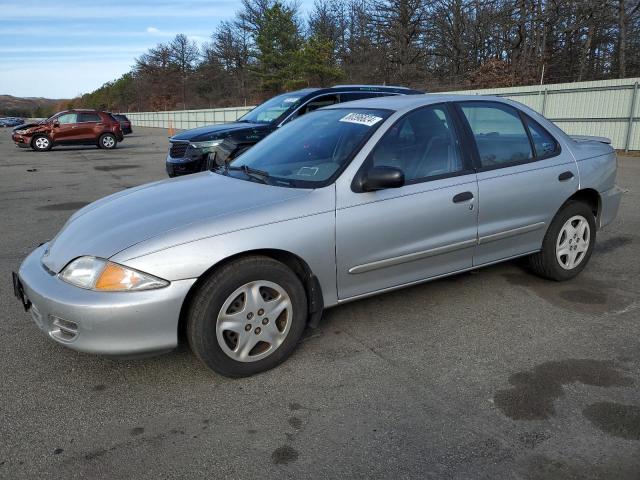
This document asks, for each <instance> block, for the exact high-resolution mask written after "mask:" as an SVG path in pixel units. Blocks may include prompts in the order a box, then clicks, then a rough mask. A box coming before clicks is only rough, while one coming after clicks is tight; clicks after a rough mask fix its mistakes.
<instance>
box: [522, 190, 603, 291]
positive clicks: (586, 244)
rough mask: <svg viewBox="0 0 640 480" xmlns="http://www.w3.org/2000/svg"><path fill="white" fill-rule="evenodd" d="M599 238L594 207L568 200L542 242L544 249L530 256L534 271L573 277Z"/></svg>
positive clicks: (558, 277) (559, 277)
mask: <svg viewBox="0 0 640 480" xmlns="http://www.w3.org/2000/svg"><path fill="white" fill-rule="evenodd" d="M595 240H596V221H595V216H594V214H593V212H592V211H591V208H590V207H589V206H588V205H586V204H584V203H582V202H576V201H573V200H571V201H569V202H567V203H566V204H565V205H564V207H562V209H561V210H560V211H559V212H558V213H557V214H556V216H555V217H554V219H553V221H552V222H551V225H550V226H549V229H548V230H547V234H546V235H545V237H544V240H543V242H542V250H541V251H540V252H538V253H536V254H534V255H532V256H531V257H530V265H531V268H532V270H533V271H534V272H535V273H536V274H538V275H540V276H541V277H544V278H548V279H551V280H556V281H562V280H569V279H570V278H573V277H575V276H576V275H578V273H580V272H581V271H582V270H583V269H584V268H585V267H586V265H587V262H588V261H589V258H591V254H592V253H593V247H594V244H595Z"/></svg>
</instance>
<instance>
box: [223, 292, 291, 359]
mask: <svg viewBox="0 0 640 480" xmlns="http://www.w3.org/2000/svg"><path fill="white" fill-rule="evenodd" d="M292 321H293V309H292V306H291V299H290V298H289V295H288V294H287V292H286V291H285V290H284V289H283V288H282V287H281V286H280V285H278V284H277V283H274V282H269V281H266V280H259V281H254V282H249V283H246V284H244V285H242V286H241V287H240V288H238V289H237V290H235V291H234V292H233V293H232V294H231V295H229V296H228V297H227V299H226V300H225V302H224V304H223V305H222V308H221V309H220V312H219V313H218V318H217V322H216V337H217V340H218V344H219V345H220V348H221V349H222V351H223V352H224V353H225V354H226V355H227V356H229V357H231V358H232V359H234V360H236V361H239V362H255V361H257V360H262V359H263V358H265V357H268V356H269V355H271V354H272V353H273V352H274V351H275V350H276V349H277V348H278V347H279V346H280V345H282V343H283V342H284V340H285V339H286V338H287V335H288V333H289V330H290V329H291V323H292Z"/></svg>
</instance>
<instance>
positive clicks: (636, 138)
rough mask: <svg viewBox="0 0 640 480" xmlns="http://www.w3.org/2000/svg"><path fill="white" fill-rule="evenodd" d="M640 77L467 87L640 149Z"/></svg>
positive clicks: (572, 129) (569, 128) (568, 128)
mask: <svg viewBox="0 0 640 480" xmlns="http://www.w3.org/2000/svg"><path fill="white" fill-rule="evenodd" d="M639 83H640V78H625V79H619V80H599V81H592V82H578V83H559V84H554V85H532V86H526V87H512V88H491V89H483V90H464V91H456V92H448V93H459V94H468V95H496V96H500V97H507V98H510V99H512V100H515V101H517V102H520V103H523V104H525V105H527V106H529V107H531V108H533V109H534V110H536V111H537V112H540V113H541V114H542V115H544V116H545V117H547V118H548V119H549V120H551V121H553V122H554V123H556V124H557V125H558V126H559V127H560V128H562V129H563V130H564V131H565V132H567V133H568V134H571V135H596V136H600V137H608V138H610V139H611V143H612V145H613V146H614V147H615V148H617V149H619V150H626V151H628V150H640V129H639V128H638V122H639V121H640V108H639V107H640V105H638V104H639V103H640V100H639V99H638V96H639V95H640V93H639V92H638V84H639Z"/></svg>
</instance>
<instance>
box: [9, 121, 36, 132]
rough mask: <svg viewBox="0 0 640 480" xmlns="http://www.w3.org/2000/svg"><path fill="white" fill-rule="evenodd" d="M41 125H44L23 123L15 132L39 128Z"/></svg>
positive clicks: (15, 128)
mask: <svg viewBox="0 0 640 480" xmlns="http://www.w3.org/2000/svg"><path fill="white" fill-rule="evenodd" d="M40 125H42V124H41V123H23V124H22V125H18V126H16V127H14V129H13V131H14V132H15V131H16V130H26V129H28V128H33V127H39V126H40Z"/></svg>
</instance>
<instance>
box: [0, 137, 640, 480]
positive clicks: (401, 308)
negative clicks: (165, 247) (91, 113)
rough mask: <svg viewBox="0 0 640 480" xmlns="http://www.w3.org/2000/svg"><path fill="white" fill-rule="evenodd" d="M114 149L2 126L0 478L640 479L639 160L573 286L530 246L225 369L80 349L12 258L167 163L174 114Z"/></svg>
mask: <svg viewBox="0 0 640 480" xmlns="http://www.w3.org/2000/svg"><path fill="white" fill-rule="evenodd" d="M134 130H135V132H134V135H132V136H128V137H127V138H126V139H125V141H124V142H123V143H122V144H121V145H119V146H118V148H117V149H116V150H114V151H104V150H99V149H97V148H93V147H73V148H55V149H54V150H52V151H50V152H47V153H36V152H32V151H25V150H18V149H16V148H15V147H14V146H13V143H12V142H11V139H10V136H9V132H8V131H0V225H1V226H2V227H1V229H2V233H1V236H0V242H1V244H0V315H1V319H0V372H2V373H1V378H2V387H1V388H0V478H11V479H19V478H29V479H33V478H91V479H100V478H109V479H116V478H136V479H142V478H149V479H157V478H257V477H261V478H385V479H386V478H438V479H440V478H461V479H462V478H490V479H502V478H504V479H512V478H516V479H572V478H576V479H578V478H580V479H583V478H587V479H601V478H602V479H632V478H633V479H638V478H640V210H639V209H638V205H640V196H639V195H638V191H639V190H640V158H639V157H621V158H620V169H619V173H618V183H619V184H620V185H621V186H622V187H623V188H625V189H627V190H628V192H627V193H626V194H625V195H624V197H623V200H622V206H621V210H620V212H619V215H618V218H617V220H616V221H615V223H613V224H612V225H610V226H609V227H607V228H606V229H604V230H602V231H600V232H598V238H597V245H596V249H595V252H594V255H593V257H592V258H591V261H590V264H589V265H588V267H587V268H586V270H585V271H584V272H583V273H582V274H581V275H580V276H579V277H577V278H576V279H574V280H572V281H569V282H566V283H553V282H548V281H545V280H541V279H539V278H537V277H534V276H533V275H532V274H530V273H528V271H527V270H526V268H524V266H523V265H522V262H510V263H505V264H501V265H497V266H493V267H489V268H486V269H483V270H479V271H477V272H471V273H467V274H462V275H457V276H454V277H450V278H448V279H444V280H439V281H435V282H432V283H427V284H423V285H420V286H416V287H412V288H408V289H405V290H400V291H396V292H393V293H389V294H386V295H383V296H379V297H375V298H371V299H367V300H362V301H358V302H354V303H351V304H347V305H344V306H340V307H336V308H334V309H331V310H328V311H326V312H325V315H324V319H323V321H322V323H321V324H320V327H319V328H318V329H316V330H313V331H309V332H308V334H307V335H306V337H305V339H304V341H303V342H302V343H301V345H300V346H299V348H298V349H297V350H296V352H295V353H294V355H293V356H292V357H291V358H290V359H289V360H288V361H286V362H285V363H284V364H283V365H281V366H280V367H278V368H276V369H275V370H272V371H269V372H267V373H264V374H261V375H257V376H254V377H251V378H245V379H239V380H231V379H227V378H224V377H220V376H218V375H216V374H214V373H212V372H210V371H209V370H207V369H206V368H205V367H204V366H202V365H201V364H200V363H199V362H198V361H197V360H196V359H195V357H194V356H193V355H192V354H191V353H190V351H189V350H188V348H187V347H186V346H181V347H179V348H178V349H177V350H176V351H174V352H172V353H169V354H166V355H164V356H160V357H155V358H149V359H144V360H129V361H124V360H110V359H105V358H102V357H98V356H92V355H86V354H80V353H75V352H73V351H71V350H68V349H66V348H64V347H62V346H59V345H58V344H56V343H54V342H52V341H51V340H48V339H47V338H46V337H45V336H44V335H43V334H42V333H41V332H40V331H39V330H38V328H37V327H36V326H35V324H33V323H32V321H31V319H30V317H29V316H28V314H26V313H25V312H24V311H23V310H22V307H21V306H20V305H19V303H18V301H17V300H16V299H15V298H14V297H13V292H12V285H11V277H10V274H11V271H12V270H17V269H18V267H19V265H20V262H21V261H22V259H23V258H24V257H25V256H26V255H27V254H28V253H29V252H30V251H31V250H32V249H33V248H34V247H36V246H37V245H38V244H40V243H41V242H44V241H46V240H48V239H50V238H52V237H53V236H54V235H55V234H56V232H57V231H58V230H59V229H60V228H61V227H62V225H63V224H64V222H65V221H66V219H67V218H68V217H69V216H70V215H71V214H72V213H73V212H74V211H75V210H77V209H78V208H81V207H82V206H84V205H85V204H87V203H89V202H91V201H93V200H96V199H98V198H100V197H102V196H104V195H107V194H110V193H112V192H116V191H119V190H122V189H124V188H128V187H131V186H134V185H139V184H141V183H144V182H149V181H153V180H159V179H163V178H164V177H165V173H164V155H165V153H166V149H167V145H168V142H167V138H166V131H164V130H153V129H140V128H138V129H135V127H134Z"/></svg>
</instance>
